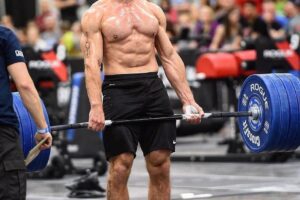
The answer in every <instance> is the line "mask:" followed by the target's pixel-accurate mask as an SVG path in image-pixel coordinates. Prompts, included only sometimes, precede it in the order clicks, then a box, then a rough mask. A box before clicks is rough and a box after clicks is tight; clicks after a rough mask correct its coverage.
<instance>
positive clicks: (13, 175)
mask: <svg viewBox="0 0 300 200" xmlns="http://www.w3.org/2000/svg"><path fill="white" fill-rule="evenodd" d="M10 77H11V78H12V79H13V81H14V82H15V84H16V87H17V89H18V91H19V93H20V96H21V98H22V100H23V103H24V105H25V107H26V108H27V109H28V111H29V112H30V113H31V116H32V117H33V119H34V121H35V123H36V125H37V127H38V130H37V134H36V136H35V139H36V142H39V141H41V140H42V139H44V138H45V137H46V138H48V139H47V141H46V142H45V143H44V144H43V145H42V147H41V149H47V148H50V147H51V144H52V137H51V134H50V133H49V128H48V126H47V123H46V120H45V118H44V115H43V110H42V105H41V103H40V98H39V95H38V92H37V90H36V88H35V86H34V84H33V81H32V79H31V77H30V75H29V73H28V71H27V66H26V64H25V59H24V55H23V52H22V50H21V47H20V44H19V42H18V39H17V37H16V36H15V34H14V33H13V32H12V31H11V30H10V29H8V28H5V27H4V26H0V199H5V200H23V199H26V174H25V172H26V167H25V162H24V156H23V152H22V150H21V147H20V143H19V133H18V132H19V123H18V119H17V116H16V114H15V112H14V109H13V99H12V94H11V91H10Z"/></svg>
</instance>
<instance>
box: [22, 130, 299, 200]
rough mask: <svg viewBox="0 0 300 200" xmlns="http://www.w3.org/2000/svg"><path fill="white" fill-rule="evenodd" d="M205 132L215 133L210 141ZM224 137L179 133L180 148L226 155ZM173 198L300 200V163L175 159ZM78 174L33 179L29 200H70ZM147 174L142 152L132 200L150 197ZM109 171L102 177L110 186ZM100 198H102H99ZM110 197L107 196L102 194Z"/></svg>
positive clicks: (135, 169)
mask: <svg viewBox="0 0 300 200" xmlns="http://www.w3.org/2000/svg"><path fill="white" fill-rule="evenodd" d="M205 137H209V140H206V139H205ZM220 139H222V138H219V136H218V137H216V136H214V138H213V139H212V138H211V137H210V136H202V135H195V136H188V137H184V138H178V141H177V153H175V154H173V155H174V156H176V155H182V154H186V155H188V154H191V153H193V154H197V153H200V152H201V154H206V155H209V154H222V153H223V154H224V152H225V150H226V149H225V148H226V146H218V145H217V141H218V140H220ZM171 170H172V171H171V177H172V199H218V200H235V199H236V200H283V199H289V200H298V199H300V178H299V177H300V162H299V161H297V160H290V161H288V162H285V163H276V164H274V163H273V164H270V163H205V162H172V169H171ZM77 177H78V176H74V175H72V176H66V177H65V178H64V179H58V180H47V181H41V180H29V181H28V188H27V191H28V195H27V197H28V198H27V199H28V200H65V199H69V198H68V197H67V195H68V193H69V191H68V190H67V189H65V184H67V183H70V182H71V181H72V180H74V179H75V178H77ZM147 178H148V177H147V173H146V170H145V165H144V159H143V156H142V154H141V152H140V151H139V152H138V154H137V157H136V159H135V162H134V166H133V170H132V174H131V177H130V180H129V192H130V199H134V200H145V199H147ZM105 184H106V176H102V177H100V185H101V186H102V187H105ZM98 199H99V198H98ZM102 199H105V198H102Z"/></svg>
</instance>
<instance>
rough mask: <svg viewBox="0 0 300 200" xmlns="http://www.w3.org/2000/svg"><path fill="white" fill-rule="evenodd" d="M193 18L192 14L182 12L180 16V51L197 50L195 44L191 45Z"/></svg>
mask: <svg viewBox="0 0 300 200" xmlns="http://www.w3.org/2000/svg"><path fill="white" fill-rule="evenodd" d="M193 26H194V23H193V17H192V16H191V12H187V11H181V12H180V13H179V15H178V24H177V33H178V43H177V48H178V50H183V49H191V48H196V46H197V45H196V44H195V43H191V41H190V36H192V30H193Z"/></svg>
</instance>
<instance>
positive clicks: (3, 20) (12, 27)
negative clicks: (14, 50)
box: [1, 15, 16, 32]
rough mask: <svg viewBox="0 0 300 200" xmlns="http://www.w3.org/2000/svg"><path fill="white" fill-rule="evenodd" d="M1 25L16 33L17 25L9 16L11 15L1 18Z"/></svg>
mask: <svg viewBox="0 0 300 200" xmlns="http://www.w3.org/2000/svg"><path fill="white" fill-rule="evenodd" d="M1 24H2V25H3V26H5V27H7V28H9V29H10V30H12V31H13V32H16V28H15V25H14V23H13V21H12V18H11V16H9V15H4V16H2V17H1Z"/></svg>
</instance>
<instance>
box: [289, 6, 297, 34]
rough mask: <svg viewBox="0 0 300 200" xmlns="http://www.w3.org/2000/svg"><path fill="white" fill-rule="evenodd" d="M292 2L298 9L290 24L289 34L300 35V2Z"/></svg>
mask: <svg viewBox="0 0 300 200" xmlns="http://www.w3.org/2000/svg"><path fill="white" fill-rule="evenodd" d="M291 2H292V3H293V4H294V5H295V7H296V15H295V16H294V17H293V18H292V19H291V21H290V22H289V25H288V34H290V35H292V34H300V0H293V1H291Z"/></svg>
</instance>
